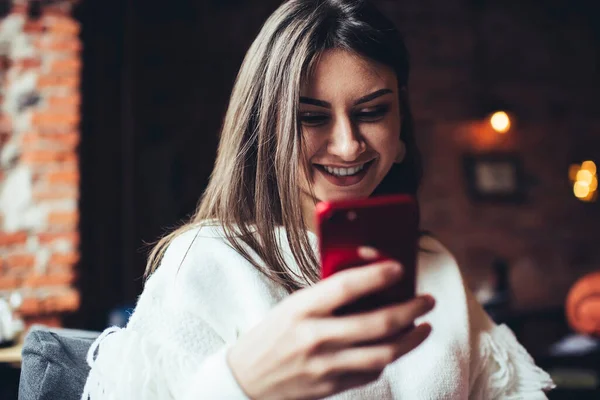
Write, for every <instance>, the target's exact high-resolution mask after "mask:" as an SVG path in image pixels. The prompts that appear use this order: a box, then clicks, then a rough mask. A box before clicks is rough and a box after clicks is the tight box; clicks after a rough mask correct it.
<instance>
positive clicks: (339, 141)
mask: <svg viewBox="0 0 600 400" xmlns="http://www.w3.org/2000/svg"><path fill="white" fill-rule="evenodd" d="M365 150H366V144H365V142H364V141H363V140H362V137H361V136H360V134H359V132H358V129H357V127H356V126H355V124H353V123H352V120H351V119H349V118H340V119H338V120H337V121H336V123H335V125H334V126H333V131H332V133H331V137H330V140H329V144H328V146H327V151H328V152H329V154H331V155H334V156H336V157H338V158H339V159H341V160H342V161H346V162H351V161H355V160H356V159H357V158H358V157H359V156H360V155H361V154H362V153H364V152H365Z"/></svg>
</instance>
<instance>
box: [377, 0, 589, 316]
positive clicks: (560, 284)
mask: <svg viewBox="0 0 600 400" xmlns="http://www.w3.org/2000/svg"><path fill="white" fill-rule="evenodd" d="M378 3H379V4H380V5H381V7H382V8H383V9H385V10H386V12H387V13H388V15H390V16H392V18H394V19H395V20H396V22H397V24H398V26H399V27H400V29H401V30H402V31H404V32H405V35H406V40H407V45H408V47H409V50H410V52H411V56H412V61H411V62H412V68H413V73H412V78H411V96H412V105H413V109H414V113H415V118H416V121H417V135H418V140H419V142H420V146H421V149H422V151H423V154H424V159H425V181H424V186H423V190H422V192H421V203H422V207H423V224H424V227H425V228H427V229H430V230H432V231H433V232H434V233H436V234H437V235H438V236H439V237H440V238H441V240H442V241H443V242H444V243H445V244H446V245H447V246H448V247H449V248H450V249H451V250H452V251H453V253H454V254H455V255H456V257H457V259H458V261H459V263H460V265H461V267H462V269H463V271H464V273H465V276H466V278H467V280H468V283H469V285H470V286H471V287H472V288H474V289H477V288H479V287H482V285H483V284H484V283H485V282H486V281H487V279H489V277H490V273H491V264H492V262H493V260H494V259H496V258H498V257H501V258H504V259H506V260H507V261H508V263H509V265H510V283H511V286H512V289H513V301H514V306H515V307H517V308H540V307H547V306H553V305H560V304H562V303H563V302H564V299H565V296H566V293H567V291H568V289H569V288H570V286H571V285H572V284H573V282H574V281H575V280H576V279H577V278H579V277H580V276H582V275H583V274H585V273H586V272H588V271H592V270H598V269H599V268H600V250H598V246H597V241H598V238H599V237H600V224H598V221H600V206H599V204H598V203H594V204H584V203H582V202H581V201H579V200H577V199H576V198H575V197H574V195H573V191H572V185H571V184H570V182H569V177H568V168H569V164H570V163H572V162H581V161H583V160H585V159H593V160H595V161H596V163H597V164H600V163H599V161H600V118H598V115H597V110H595V108H596V107H597V105H598V101H597V99H596V98H595V97H596V95H595V94H594V90H596V89H597V88H598V78H599V74H598V70H597V65H598V61H599V60H598V52H597V50H596V49H597V46H598V43H597V38H598V32H597V31H596V32H594V29H597V28H594V25H593V20H592V19H591V18H590V16H591V15H598V14H597V13H594V12H592V9H586V8H585V7H587V6H586V5H585V2H569V1H566V0H565V1H563V0H555V1H549V2H536V1H520V2H507V1H500V0H476V1H468V2H467V1H462V0H439V1H438V0H429V1H422V0H404V1H401V2H393V1H379V2H378ZM592 6H593V5H591V4H590V5H589V7H592ZM594 7H597V6H594ZM490 101H492V102H493V101H497V102H501V103H503V104H507V105H509V106H510V107H511V108H513V109H514V110H515V122H516V124H515V127H514V129H512V130H511V131H510V132H509V133H507V134H506V135H498V134H495V133H493V131H492V130H491V129H483V128H485V126H484V125H482V124H484V122H485V121H484V120H483V119H482V115H481V110H482V106H483V105H486V103H489V102H490ZM488 151H507V152H515V153H517V154H518V155H519V156H520V157H521V158H522V160H523V163H524V167H525V172H526V174H527V176H528V178H529V179H528V180H529V182H530V185H529V187H528V189H527V192H528V201H527V202H526V203H524V204H522V205H516V204H493V203H480V202H474V201H472V200H470V199H469V197H468V196H467V191H466V181H465V177H464V174H463V169H462V156H463V154H465V153H467V152H475V153H480V152H488Z"/></svg>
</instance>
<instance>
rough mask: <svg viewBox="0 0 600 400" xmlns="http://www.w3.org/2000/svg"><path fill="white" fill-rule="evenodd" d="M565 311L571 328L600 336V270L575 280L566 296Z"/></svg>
mask: <svg viewBox="0 0 600 400" xmlns="http://www.w3.org/2000/svg"><path fill="white" fill-rule="evenodd" d="M566 313H567V320H568V321H569V325H571V328H573V330H575V331H576V332H578V333H582V334H587V335H594V336H600V272H593V273H591V274H588V275H585V276H584V277H583V278H581V279H579V280H578V281H577V282H575V284H574V285H573V286H572V287H571V290H570V291H569V295H568V296H567V304H566Z"/></svg>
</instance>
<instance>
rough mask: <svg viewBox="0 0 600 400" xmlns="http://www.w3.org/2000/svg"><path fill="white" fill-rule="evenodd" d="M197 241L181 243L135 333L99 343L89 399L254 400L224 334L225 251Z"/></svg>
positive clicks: (165, 263)
mask: <svg viewBox="0 0 600 400" xmlns="http://www.w3.org/2000/svg"><path fill="white" fill-rule="evenodd" d="M195 239H196V238H195V237H194V240H195ZM194 240H190V234H189V233H186V234H183V235H182V236H181V237H178V238H177V239H175V241H174V242H173V243H172V244H171V245H170V246H169V248H168V249H167V252H166V253H165V256H164V257H163V260H162V262H161V265H160V267H159V268H158V270H157V271H156V272H155V273H154V274H153V276H151V278H150V279H149V280H148V281H147V283H146V286H145V287H144V291H143V292H142V294H141V296H140V299H139V300H138V304H137V305H136V309H135V311H134V313H133V315H132V316H131V318H130V321H129V323H128V326H127V327H126V328H117V327H112V328H109V329H106V330H105V331H104V332H103V333H102V334H101V335H100V337H98V339H96V341H95V342H94V343H93V344H92V346H91V347H90V349H89V351H88V355H87V362H88V364H89V367H90V372H89V375H88V378H87V381H86V384H85V387H84V391H83V393H82V396H81V399H82V400H88V399H90V400H105V399H106V400H117V399H119V400H120V399H123V400H125V399H127V400H130V399H144V400H188V399H190V400H191V399H221V398H223V399H232V400H237V399H239V400H246V399H247V397H246V395H245V394H244V392H243V391H242V389H241V388H240V386H239V385H238V383H237V381H236V380H235V378H234V376H233V374H232V372H231V370H230V368H229V366H228V363H227V352H228V349H229V347H230V346H231V344H232V343H233V341H232V340H230V339H229V338H228V339H227V340H226V339H225V338H224V335H223V332H222V331H220V328H222V327H224V326H225V325H224V323H223V321H224V320H223V319H221V320H219V318H222V317H221V315H222V314H223V312H222V311H223V310H222V308H217V307H219V304H218V302H219V296H218V295H217V294H216V292H217V291H218V290H219V285H218V282H215V279H217V280H218V279H224V278H223V277H218V276H216V277H215V276H214V270H215V268H216V266H215V264H218V261H219V260H218V258H219V257H218V256H217V257H215V251H216V252H217V253H218V249H217V250H215V245H214V243H210V242H209V243H208V244H209V245H210V246H206V244H207V243H206V241H201V245H200V246H198V243H196V244H194ZM192 245H193V246H192ZM192 247H193V248H192ZM216 247H218V245H217V246H216ZM198 248H200V250H198ZM206 248H208V249H209V250H210V251H208V252H207V251H205V250H204V249H206ZM188 253H189V254H188ZM225 311H226V310H225ZM226 327H229V326H226Z"/></svg>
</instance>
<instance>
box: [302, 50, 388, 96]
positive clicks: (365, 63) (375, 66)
mask: <svg viewBox="0 0 600 400" xmlns="http://www.w3.org/2000/svg"><path fill="white" fill-rule="evenodd" d="M397 85H398V80H397V78H396V73H395V72H394V70H393V69H392V68H390V67H388V66H387V65H383V64H380V63H378V62H375V61H373V60H370V59H368V58H366V57H362V56H360V55H358V54H355V53H351V52H348V51H345V50H339V49H331V50H327V51H325V52H324V53H323V54H322V55H321V57H320V58H319V59H318V60H317V62H316V64H315V65H314V66H313V68H312V70H311V73H310V74H309V75H308V78H307V79H306V81H305V82H304V83H303V85H302V88H301V92H302V95H303V96H310V97H315V98H320V99H324V100H325V99H326V98H327V97H331V96H332V95H333V94H337V95H343V94H346V95H348V96H353V95H356V96H359V97H360V96H362V95H365V94H368V93H370V92H371V91H373V90H378V89H383V88H388V89H391V90H394V91H395V90H396V89H397Z"/></svg>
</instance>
